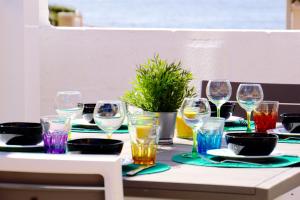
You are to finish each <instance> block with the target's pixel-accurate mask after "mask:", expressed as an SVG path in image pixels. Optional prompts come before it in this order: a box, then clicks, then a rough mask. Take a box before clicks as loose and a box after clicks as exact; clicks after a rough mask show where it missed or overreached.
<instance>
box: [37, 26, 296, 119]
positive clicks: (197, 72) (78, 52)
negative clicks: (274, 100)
mask: <svg viewBox="0 0 300 200" xmlns="http://www.w3.org/2000/svg"><path fill="white" fill-rule="evenodd" d="M41 36H42V39H41V51H40V53H41V54H40V55H41V57H40V59H41V60H40V61H41V98H42V101H41V112H42V114H45V113H50V112H53V98H54V96H55V93H56V91H57V90H66V89H76V90H80V91H82V93H83V95H84V101H85V102H95V101H96V100H97V99H100V98H106V99H107V98H118V97H119V96H121V95H122V94H123V93H124V91H125V90H126V89H130V82H131V81H132V80H133V78H134V75H135V67H136V66H137V65H138V64H139V63H143V62H145V61H146V59H147V58H149V57H152V56H153V55H154V54H155V53H159V54H160V55H161V57H162V58H166V59H168V60H169V61H173V60H181V61H182V62H183V64H184V65H185V66H187V67H188V68H190V69H191V71H192V72H193V73H194V76H195V78H196V81H195V85H196V86H200V81H201V80H203V79H212V78H227V79H230V80H232V81H248V82H265V83H294V84H300V79H299V75H300V68H299V66H300V59H299V56H298V54H299V52H300V32H298V31H294V32H292V31H272V32H271V31H243V30H237V31H231V30H229V31H224V30H223V31H222V30H138V29H136V30H125V29H121V30H116V29H112V30H111V29H99V28H86V29H84V28H83V29H78V28H59V29H56V28H51V29H48V28H45V29H43V30H42V31H41Z"/></svg>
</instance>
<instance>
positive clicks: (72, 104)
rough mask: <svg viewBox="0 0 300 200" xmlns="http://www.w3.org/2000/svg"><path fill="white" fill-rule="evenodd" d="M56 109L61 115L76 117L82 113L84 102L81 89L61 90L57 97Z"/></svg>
mask: <svg viewBox="0 0 300 200" xmlns="http://www.w3.org/2000/svg"><path fill="white" fill-rule="evenodd" d="M55 110H56V113H57V114H58V115H59V116H61V117H68V118H71V119H74V118H76V117H78V116H80V115H81V114H82V111H83V103H82V96H81V93H80V92H79V91H59V92H57V94H56V97H55Z"/></svg>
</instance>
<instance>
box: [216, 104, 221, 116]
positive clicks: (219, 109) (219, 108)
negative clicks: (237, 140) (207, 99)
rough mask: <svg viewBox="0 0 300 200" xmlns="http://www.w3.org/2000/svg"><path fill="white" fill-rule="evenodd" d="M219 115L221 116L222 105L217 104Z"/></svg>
mask: <svg viewBox="0 0 300 200" xmlns="http://www.w3.org/2000/svg"><path fill="white" fill-rule="evenodd" d="M217 117H221V106H220V105H218V106H217Z"/></svg>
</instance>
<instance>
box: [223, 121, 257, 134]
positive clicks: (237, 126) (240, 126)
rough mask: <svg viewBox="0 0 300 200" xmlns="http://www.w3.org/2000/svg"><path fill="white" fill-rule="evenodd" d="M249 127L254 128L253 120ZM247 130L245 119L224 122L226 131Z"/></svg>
mask: <svg viewBox="0 0 300 200" xmlns="http://www.w3.org/2000/svg"><path fill="white" fill-rule="evenodd" d="M250 123H251V124H250V126H251V129H252V130H254V129H255V124H254V121H251V122H250ZM246 130H247V121H246V120H238V121H234V122H226V123H225V127H224V131H226V132H234V131H246Z"/></svg>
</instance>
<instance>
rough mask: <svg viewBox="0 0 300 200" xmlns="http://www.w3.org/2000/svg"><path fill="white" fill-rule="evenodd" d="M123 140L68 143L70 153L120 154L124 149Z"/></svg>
mask: <svg viewBox="0 0 300 200" xmlns="http://www.w3.org/2000/svg"><path fill="white" fill-rule="evenodd" d="M123 144H124V143H123V142H122V141H121V140H112V139H97V138H85V139H75V140H70V141H68V151H70V152H72V151H75V152H79V153H81V154H120V153H121V151H122V148H123Z"/></svg>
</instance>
